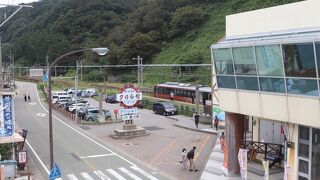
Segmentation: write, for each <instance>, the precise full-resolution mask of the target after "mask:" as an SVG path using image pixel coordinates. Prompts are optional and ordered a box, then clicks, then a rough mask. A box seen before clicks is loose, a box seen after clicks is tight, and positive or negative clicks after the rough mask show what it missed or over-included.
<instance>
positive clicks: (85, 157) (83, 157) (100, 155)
mask: <svg viewBox="0 0 320 180" xmlns="http://www.w3.org/2000/svg"><path fill="white" fill-rule="evenodd" d="M114 155H115V154H112V153H111V154H98V155H91V156H82V157H80V159H87V158H96V157H105V156H114Z"/></svg>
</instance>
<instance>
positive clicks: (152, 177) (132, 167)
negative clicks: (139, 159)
mask: <svg viewBox="0 0 320 180" xmlns="http://www.w3.org/2000/svg"><path fill="white" fill-rule="evenodd" d="M130 168H131V169H133V170H136V171H138V172H139V173H141V174H143V175H144V176H145V177H147V178H148V179H150V180H158V178H156V177H154V176H152V175H151V174H149V173H147V172H146V171H144V170H142V169H140V168H138V167H137V166H130Z"/></svg>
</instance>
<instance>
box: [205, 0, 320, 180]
mask: <svg viewBox="0 0 320 180" xmlns="http://www.w3.org/2000/svg"><path fill="white" fill-rule="evenodd" d="M319 7H320V1H319V0H307V1H301V2H297V3H292V4H286V5H281V6H276V7H271V8H266V9H260V10H255V11H249V12H244V13H239V14H233V15H229V16H227V17H226V37H225V38H224V39H223V40H221V41H220V42H217V43H216V44H214V45H212V46H211V50H212V60H213V62H212V63H214V67H215V69H214V70H213V77H216V81H217V84H218V89H217V94H218V98H219V102H220V106H221V109H222V110H224V111H226V112H227V113H226V119H227V120H226V123H228V125H227V141H228V147H229V165H230V164H231V166H233V164H234V159H235V158H236V157H235V156H236V155H237V151H238V148H239V146H241V144H240V142H239V141H240V140H245V139H244V136H243V134H244V131H246V128H243V127H242V126H244V125H246V126H247V127H248V124H249V125H250V127H249V130H250V129H251V130H250V132H251V133H252V139H251V141H253V142H263V143H275V144H284V142H285V139H284V137H285V136H286V138H287V140H288V142H289V147H288V148H286V147H285V146H283V147H282V146H279V147H281V150H282V151H284V152H285V151H286V150H287V152H288V153H287V163H288V166H289V167H290V168H289V169H290V170H291V173H290V175H289V176H290V177H291V179H299V180H300V179H303V180H304V179H309V180H311V179H312V180H315V179H318V178H319V177H320V100H319V99H320V82H319V81H320V78H319V77H320V21H319V19H320V10H319ZM213 81H214V80H213ZM247 119H250V120H251V121H249V123H247V122H246V121H247ZM237 125H240V126H241V127H237ZM281 126H282V127H283V130H284V132H285V133H284V134H285V135H284V134H282V133H281ZM228 132H229V134H228ZM246 134H247V133H246ZM250 137H251V136H250ZM246 140H248V138H246ZM242 143H244V142H242ZM242 145H243V144H242ZM284 154H286V153H284ZM235 169H236V167H229V171H235Z"/></svg>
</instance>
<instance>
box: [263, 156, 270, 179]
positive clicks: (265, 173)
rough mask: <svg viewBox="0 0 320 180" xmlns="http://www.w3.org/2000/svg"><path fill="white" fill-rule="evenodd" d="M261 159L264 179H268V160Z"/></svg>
mask: <svg viewBox="0 0 320 180" xmlns="http://www.w3.org/2000/svg"><path fill="white" fill-rule="evenodd" d="M261 161H262V165H263V169H264V177H263V179H264V180H269V161H264V160H261Z"/></svg>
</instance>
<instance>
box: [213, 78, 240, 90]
mask: <svg viewBox="0 0 320 180" xmlns="http://www.w3.org/2000/svg"><path fill="white" fill-rule="evenodd" d="M217 81H218V87H219V88H230V89H236V83H235V79H234V76H217Z"/></svg>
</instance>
